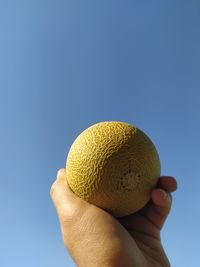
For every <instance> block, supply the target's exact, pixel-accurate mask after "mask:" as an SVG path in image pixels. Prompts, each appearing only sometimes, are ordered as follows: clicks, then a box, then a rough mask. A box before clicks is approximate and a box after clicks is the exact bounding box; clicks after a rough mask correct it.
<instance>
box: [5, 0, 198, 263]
mask: <svg viewBox="0 0 200 267" xmlns="http://www.w3.org/2000/svg"><path fill="white" fill-rule="evenodd" d="M199 14H200V3H199V2H198V1H191V0H190V1H189V0H188V1H172V0H170V1H155V0H153V1H143V0H141V1H130V0H129V1H117V0H115V1H114V0H109V1H107V0H101V1H94V0H90V1H87V0H86V1H80V0H77V1H74V0H71V1H68V0H66V1H64V0H57V1H55V0H54V1H52V0H48V1H45V0H28V1H22V0H18V1H13V0H1V1H0V123H1V131H0V147H1V153H0V168H1V175H0V182H1V187H0V209H1V220H0V234H1V239H0V251H1V257H0V265H1V266H4V267H10V266H16V267H18V266H19V267H23V266H24V267H25V266H29V267H44V266H48V267H51V266H52V267H54V266H59V267H65V266H69V267H73V266H75V265H74V263H73V261H72V259H71V257H70V256H69V254H68V253H67V252H66V250H65V247H64V245H63V243H62V239H61V235H60V230H59V223H58V219H57V216H56V212H55V209H54V207H53V204H52V203H51V200H50V197H49V189H50V186H51V184H52V182H53V181H54V178H55V176H56V172H57V169H58V168H61V167H64V166H65V160H66V156H67V153H68V150H69V148H70V146H71V144H72V142H73V140H74V139H75V138H76V137H77V135H78V134H79V133H80V132H81V131H82V130H84V129H85V128H87V127H88V126H90V125H91V124H94V123H96V122H99V121H105V120H120V121H126V122H129V123H132V124H134V125H136V126H137V127H138V128H140V129H142V130H143V131H145V132H146V133H147V134H148V135H149V136H150V137H151V139H152V140H153V142H154V143H155V145H156V147H157V149H158V151H159V154H160V158H161V164H162V174H163V175H172V176H175V177H176V178H177V180H178V183H179V189H178V191H177V193H175V194H174V203H173V208H172V211H171V214H170V216H169V218H168V220H167V222H166V224H165V228H164V230H163V232H162V238H163V244H164V247H165V249H166V253H167V254H168V256H169V258H170V261H171V264H172V266H176V267H188V266H196V264H197V262H199V239H198V234H199V225H200V214H199V211H198V210H199V208H198V207H197V205H198V204H199V203H200V195H199V187H200V179H199V169H198V167H199V148H200V141H199V136H200V105H199V102H200V101H199V100H200V73H199V71H200V35H199V25H200V16H199Z"/></svg>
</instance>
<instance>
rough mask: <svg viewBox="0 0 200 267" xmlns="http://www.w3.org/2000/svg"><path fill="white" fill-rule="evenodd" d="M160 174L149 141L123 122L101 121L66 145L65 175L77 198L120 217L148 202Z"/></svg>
mask: <svg viewBox="0 0 200 267" xmlns="http://www.w3.org/2000/svg"><path fill="white" fill-rule="evenodd" d="M159 177H160V160H159V156H158V153H157V151H156V148H155V146H154V144H153V143H152V141H151V140H150V139H149V138H148V137H147V135H145V134H144V133H143V132H142V131H141V130H139V129H138V128H136V127H134V126H132V125H130V124H128V123H124V122H115V121H110V122H101V123H97V124H95V125H93V126H91V127H89V128H88V129H86V130H85V131H83V132H82V133H81V134H80V135H79V136H78V137H77V139H76V140H75V142H74V143H73V145H72V146H71V148H70V151H69V154H68V157H67V163H66V178H67V181H68V184H69V186H70V188H71V189H72V191H73V192H74V193H75V194H76V195H77V196H79V197H80V198H82V199H84V200H86V201H88V202H89V203H91V204H94V205H96V206H98V207H100V208H102V209H104V210H106V211H108V212H109V213H110V214H112V215H114V216H116V217H121V216H126V215H129V214H131V213H134V212H136V211H138V210H139V209H141V208H143V207H144V206H145V205H146V203H147V202H148V201H149V199H150V196H151V191H152V189H153V188H154V187H155V186H156V184H157V182H158V179H159Z"/></svg>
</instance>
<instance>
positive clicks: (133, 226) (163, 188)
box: [50, 169, 177, 267]
mask: <svg viewBox="0 0 200 267" xmlns="http://www.w3.org/2000/svg"><path fill="white" fill-rule="evenodd" d="M176 189H177V183H176V180H175V179H174V178H173V177H170V176H163V177H160V179H159V182H158V186H157V188H156V189H154V190H153V191H152V193H151V200H150V201H149V203H148V204H147V205H146V206H145V207H144V208H143V209H142V210H140V211H139V212H136V213H134V214H131V215H129V216H126V217H122V218H114V217H113V216H111V215H110V214H108V213H107V212H105V211H104V210H102V209H100V208H98V207H96V206H94V205H92V204H89V203H87V202H85V201H84V200H82V199H80V198H79V197H77V196H76V195H75V194H74V193H73V192H72V191H71V190H70V188H69V186H68V184H67V182H66V172H65V169H60V170H59V171H58V173H57V179H56V181H55V182H54V183H53V185H52V187H51V190H50V195H51V198H52V200H53V203H54V205H55V207H56V210H57V214H58V218H59V221H60V226H61V232H62V237H63V241H64V244H65V246H66V248H67V250H68V251H69V252H70V254H71V256H72V257H73V259H74V261H75V262H76V264H77V266H79V267H90V266H91V267H100V266H101V267H102V266H104V267H124V266H126V267H129V266H130V267H134V266H136V267H169V266H170V263H169V260H168V258H167V256H166V254H165V252H164V249H163V246H162V243H161V238H160V231H161V229H162V227H163V225H164V222H165V220H166V218H167V216H168V214H169V211H170V208H171V204H172V196H171V192H173V191H175V190H176Z"/></svg>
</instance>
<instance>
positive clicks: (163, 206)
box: [144, 176, 177, 230]
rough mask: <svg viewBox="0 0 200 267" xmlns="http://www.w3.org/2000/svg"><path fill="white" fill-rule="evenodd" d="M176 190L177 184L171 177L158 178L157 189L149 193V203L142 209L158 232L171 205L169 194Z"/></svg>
mask: <svg viewBox="0 0 200 267" xmlns="http://www.w3.org/2000/svg"><path fill="white" fill-rule="evenodd" d="M176 189H177V182H176V180H175V179H174V178H173V177H170V176H164V177H160V179H159V182H158V188H156V189H154V190H153V191H152V193H151V201H150V203H149V204H148V205H147V207H146V208H145V209H144V214H145V216H146V218H147V219H149V220H150V221H151V222H152V223H153V224H154V225H155V226H156V227H157V228H158V229H159V230H160V229H161V228H162V226H163V224H164V222H165V221H166V218H167V216H168V214H169V212H170V209H171V205H172V195H171V192H173V191H175V190H176Z"/></svg>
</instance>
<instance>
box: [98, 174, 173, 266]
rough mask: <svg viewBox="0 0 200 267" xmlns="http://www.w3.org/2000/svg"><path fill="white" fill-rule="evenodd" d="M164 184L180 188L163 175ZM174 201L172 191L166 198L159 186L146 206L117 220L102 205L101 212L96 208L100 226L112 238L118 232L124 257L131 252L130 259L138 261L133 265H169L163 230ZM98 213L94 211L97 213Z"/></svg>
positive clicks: (169, 189)
mask: <svg viewBox="0 0 200 267" xmlns="http://www.w3.org/2000/svg"><path fill="white" fill-rule="evenodd" d="M160 187H161V188H163V189H165V190H166V191H168V192H172V191H174V190H175V189H176V182H175V180H173V179H171V178H169V177H167V178H165V179H164V178H162V183H161V184H160ZM156 203H157V205H156ZM170 204H171V201H170V198H169V195H168V197H167V198H166V197H165V195H164V192H163V190H162V189H156V190H154V192H153V193H152V199H151V201H150V202H149V203H148V205H147V206H146V207H145V208H143V209H142V210H140V211H139V212H137V213H134V214H132V215H129V216H126V217H123V218H119V219H117V220H116V219H114V218H113V217H112V216H110V215H109V214H107V213H105V212H104V211H102V210H100V209H99V210H98V212H97V210H96V208H95V215H97V217H98V219H97V220H96V222H98V223H97V228H98V227H100V228H101V230H104V234H105V235H109V238H110V240H111V239H112V232H113V240H114V239H116V236H117V238H118V240H119V242H120V243H121V248H123V249H122V255H121V257H122V258H126V259H127V258H128V257H129V256H130V262H132V263H133V262H134V261H135V262H134V264H135V265H134V264H133V266H147V267H151V266H152V267H153V266H154V267H156V266H157V267H159V266H160V267H161V266H163V267H164V266H169V262H168V259H167V257H166V255H165V252H164V250H163V247H162V244H161V240H160V230H161V228H162V226H163V224H164V221H165V220H166V217H167V215H168V213H169V210H170ZM96 212H97V213H96ZM98 213H101V214H98ZM95 215H94V214H93V216H94V217H96V216H95ZM94 217H93V218H94ZM99 218H102V220H99ZM105 222H106V223H105ZM113 226H114V230H113ZM111 229H112V230H111ZM116 233H117V234H116ZM123 256H124V257H123ZM144 264H145V265H144ZM131 266H132V265H131Z"/></svg>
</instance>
